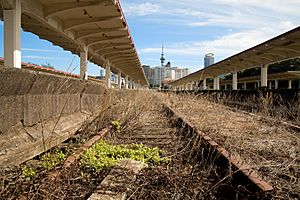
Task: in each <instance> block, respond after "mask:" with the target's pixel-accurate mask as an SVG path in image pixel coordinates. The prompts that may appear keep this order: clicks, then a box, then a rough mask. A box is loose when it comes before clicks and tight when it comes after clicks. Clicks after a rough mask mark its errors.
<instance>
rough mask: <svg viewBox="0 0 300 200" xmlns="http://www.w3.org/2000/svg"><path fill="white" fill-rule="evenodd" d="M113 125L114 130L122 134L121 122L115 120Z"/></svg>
mask: <svg viewBox="0 0 300 200" xmlns="http://www.w3.org/2000/svg"><path fill="white" fill-rule="evenodd" d="M111 125H112V126H113V129H114V130H116V131H117V132H120V130H121V125H122V124H121V122H119V121H117V120H115V121H112V122H111Z"/></svg>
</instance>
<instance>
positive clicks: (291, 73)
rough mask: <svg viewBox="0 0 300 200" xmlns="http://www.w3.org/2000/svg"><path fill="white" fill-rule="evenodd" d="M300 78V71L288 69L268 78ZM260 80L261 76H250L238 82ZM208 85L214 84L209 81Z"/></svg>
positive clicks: (227, 82) (226, 81) (223, 82)
mask: <svg viewBox="0 0 300 200" xmlns="http://www.w3.org/2000/svg"><path fill="white" fill-rule="evenodd" d="M297 79H300V71H287V72H280V73H273V74H269V75H268V80H297ZM256 81H260V76H249V77H243V78H239V79H238V83H251V82H256ZM223 84H232V81H231V80H221V81H220V85H223ZM207 85H212V83H207Z"/></svg>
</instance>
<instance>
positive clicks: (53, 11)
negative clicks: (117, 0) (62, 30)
mask: <svg viewBox="0 0 300 200" xmlns="http://www.w3.org/2000/svg"><path fill="white" fill-rule="evenodd" d="M113 3H114V1H112V0H101V1H100V2H99V1H92V2H91V1H90V2H80V1H77V2H65V3H58V4H55V5H53V6H52V5H51V6H47V7H46V9H45V10H46V12H45V17H53V16H55V15H58V14H61V13H64V12H66V11H72V10H74V9H78V8H86V7H93V6H99V5H104V6H106V5H113Z"/></svg>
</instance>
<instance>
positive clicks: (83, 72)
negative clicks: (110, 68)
mask: <svg viewBox="0 0 300 200" xmlns="http://www.w3.org/2000/svg"><path fill="white" fill-rule="evenodd" d="M87 58H88V48H86V47H84V49H83V51H82V52H80V79H81V80H88V73H87V63H88V59H87Z"/></svg>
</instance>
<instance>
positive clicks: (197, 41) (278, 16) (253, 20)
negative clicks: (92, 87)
mask: <svg viewBox="0 0 300 200" xmlns="http://www.w3.org/2000/svg"><path fill="white" fill-rule="evenodd" d="M120 1H121V5H122V7H123V10H124V13H125V17H126V20H127V22H128V24H129V28H130V32H131V34H132V37H133V40H134V42H135V45H136V47H137V50H138V53H139V56H140V58H141V61H142V63H143V64H149V65H152V66H157V65H159V64H160V61H159V58H160V53H161V44H162V42H163V43H164V46H165V58H166V60H167V61H170V62H171V63H172V65H173V66H178V67H188V68H190V69H191V71H196V70H198V69H201V68H202V67H203V57H204V55H205V54H206V53H209V52H212V53H215V60H216V61H220V60H222V59H225V58H226V57H229V56H231V55H232V54H235V53H238V52H240V51H242V50H245V49H248V48H250V47H252V46H254V45H257V44H259V43H261V42H263V41H265V40H267V39H270V38H272V37H274V36H277V35H279V34H281V33H284V32H286V31H288V30H290V29H293V28H295V27H297V26H299V25H300V22H299V19H300V12H299V8H300V0H285V1H282V0H264V1H261V0H251V1H242V0H210V1H207V0H206V1H204V0H180V1H174V0H120ZM22 48H23V51H22V61H24V62H28V61H29V62H33V63H37V64H43V63H44V64H45V63H50V64H51V65H54V66H55V68H56V69H60V70H64V71H66V70H67V68H68V67H69V66H71V69H74V72H75V73H78V72H79V69H78V68H79V67H78V65H79V58H78V56H74V55H72V54H71V53H69V52H66V51H63V50H62V49H61V48H60V47H55V46H53V45H51V43H49V42H47V41H44V40H40V39H38V37H37V36H35V35H33V34H31V33H22ZM0 56H1V57H3V24H2V23H1V24H0ZM99 71H100V69H99V68H98V67H97V66H94V65H92V64H90V65H89V74H91V75H98V74H99Z"/></svg>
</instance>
